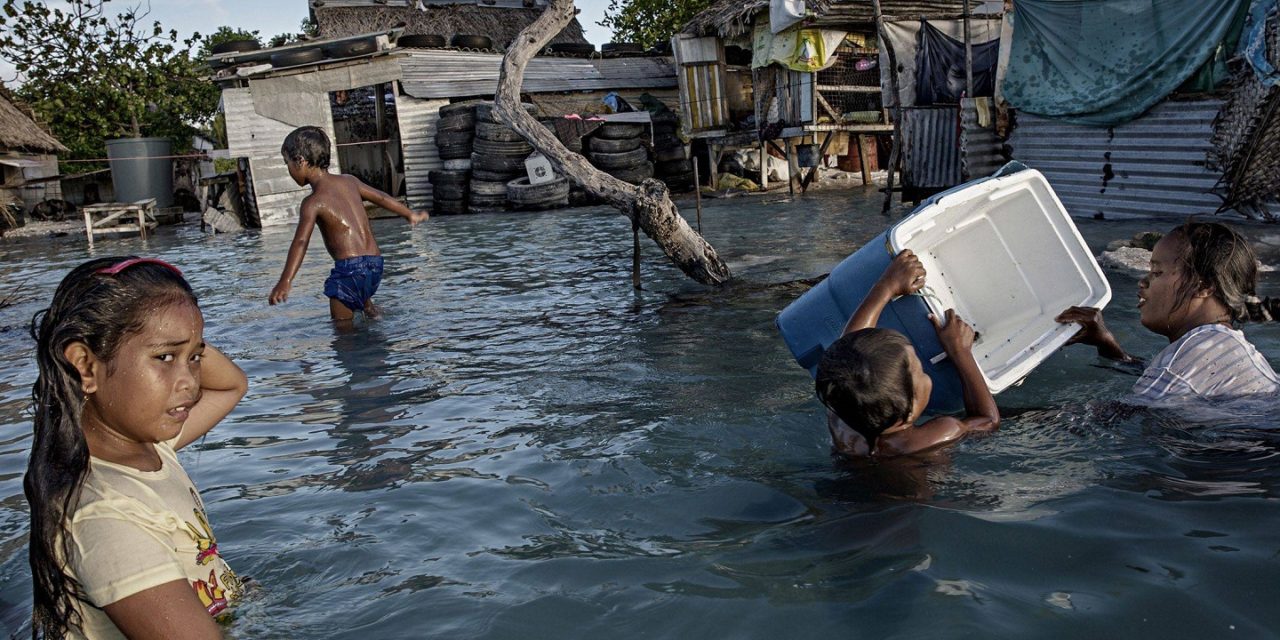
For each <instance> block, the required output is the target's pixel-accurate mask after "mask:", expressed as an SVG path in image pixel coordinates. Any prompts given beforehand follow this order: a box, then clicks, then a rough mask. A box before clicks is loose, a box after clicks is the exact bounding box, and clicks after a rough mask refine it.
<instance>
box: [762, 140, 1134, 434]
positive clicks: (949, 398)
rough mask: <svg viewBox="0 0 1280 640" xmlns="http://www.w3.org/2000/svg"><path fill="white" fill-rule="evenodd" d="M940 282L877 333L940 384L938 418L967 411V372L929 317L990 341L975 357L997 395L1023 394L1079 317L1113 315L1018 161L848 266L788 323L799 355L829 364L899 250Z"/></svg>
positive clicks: (1100, 283)
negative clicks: (1067, 312)
mask: <svg viewBox="0 0 1280 640" xmlns="http://www.w3.org/2000/svg"><path fill="white" fill-rule="evenodd" d="M902 248H910V249H912V250H913V251H914V252H915V254H916V255H917V256H919V258H920V262H921V264H922V265H923V266H924V268H925V269H926V270H927V271H928V272H929V287H928V289H927V290H930V289H931V291H930V297H929V299H926V298H924V297H920V296H903V297H901V298H899V299H897V300H894V301H893V302H891V303H889V305H888V306H887V307H886V308H885V310H884V312H883V313H882V314H881V315H880V322H879V323H878V325H877V326H879V327H881V328H884V329H894V330H897V331H899V332H901V333H902V334H904V335H906V337H907V338H908V339H909V340H910V341H911V344H912V345H914V346H915V349H916V354H917V355H919V357H920V363H921V365H923V367H924V371H925V373H927V374H929V377H931V378H932V379H933V394H932V396H931V397H930V399H929V409H930V410H931V411H934V412H949V411H958V410H961V409H963V408H964V393H963V388H962V387H961V385H960V378H959V375H958V374H957V373H956V370H955V366H954V364H952V363H951V362H950V361H949V360H947V359H946V358H945V357H944V356H943V353H944V352H943V349H942V345H941V343H939V342H938V335H937V333H936V331H935V330H934V328H933V323H932V322H930V321H929V314H930V313H934V314H939V315H941V314H943V313H944V312H945V311H946V310H947V309H950V308H954V309H955V310H956V312H957V313H958V314H959V315H960V317H961V318H964V320H965V321H966V322H968V323H969V324H970V325H971V326H972V327H973V328H974V330H975V331H977V332H979V333H980V334H981V337H979V338H978V339H976V340H975V341H974V345H973V356H974V360H975V361H976V362H977V364H978V368H979V370H980V371H981V373H982V377H983V380H984V382H985V383H986V384H987V387H988V388H989V389H990V390H991V392H992V393H993V394H996V393H1000V392H1001V391H1003V390H1005V389H1007V388H1009V387H1010V386H1013V385H1016V384H1017V383H1018V381H1019V380H1021V379H1022V378H1024V377H1026V376H1027V375H1029V374H1030V373H1031V371H1032V370H1033V369H1035V367H1036V366H1038V365H1039V364H1040V363H1041V362H1043V361H1044V359H1045V358H1047V357H1049V356H1050V355H1051V354H1052V353H1053V352H1054V351H1056V350H1057V349H1059V348H1060V347H1062V346H1063V345H1064V344H1066V343H1067V341H1069V340H1070V339H1071V336H1072V335H1073V334H1074V333H1075V332H1076V328H1075V327H1073V326H1068V325H1063V324H1060V323H1058V322H1056V321H1055V320H1054V318H1055V316H1056V315H1057V314H1058V313H1059V312H1060V311H1061V310H1063V309H1066V308H1068V307H1071V306H1077V305H1078V306H1089V307H1099V308H1101V307H1104V306H1106V304H1107V302H1108V301H1109V300H1110V299H1111V288H1110V286H1109V285H1108V284H1107V280H1106V277H1105V276H1104V275H1103V273H1102V270H1101V269H1100V268H1099V267H1098V263H1097V261H1096V260H1095V259H1094V257H1093V254H1092V252H1091V251H1090V250H1089V247H1088V244H1086V243H1085V241H1084V238H1082V237H1081V236H1080V233H1079V231H1078V230H1077V229H1076V228H1075V225H1074V224H1073V223H1072V222H1071V217H1070V215H1069V214H1068V213H1067V210H1066V208H1065V207H1063V206H1062V202H1061V201H1060V200H1059V199H1058V197H1057V195H1056V194H1054V193H1053V188H1052V187H1051V186H1050V185H1049V182H1048V180H1046V179H1045V177H1044V176H1043V175H1042V174H1041V173H1039V172H1038V171H1034V170H1029V169H1027V167H1025V166H1023V165H1022V164H1020V163H1017V162H1011V163H1009V164H1007V165H1005V166H1004V167H1003V168H1001V169H1000V170H999V171H997V172H996V173H995V175H992V176H991V177H989V178H983V179H981V180H976V181H973V182H970V183H967V184H963V185H960V186H959V187H956V188H954V189H951V190H949V191H946V192H944V193H941V194H938V195H936V196H934V197H932V198H930V199H929V200H927V201H926V202H924V203H923V204H921V205H920V207H919V208H917V209H916V210H915V211H914V212H913V213H912V214H911V215H910V216H907V217H906V218H904V219H902V220H901V221H900V222H898V224H896V225H894V226H893V227H891V228H890V229H889V230H888V231H886V232H884V233H882V234H880V235H879V236H877V237H876V238H875V239H873V240H871V242H869V243H867V246H865V247H863V248H861V249H859V250H858V251H857V252H856V253H854V254H853V255H851V256H849V257H848V258H846V259H845V260H844V261H843V262H841V263H840V264H839V265H836V268H835V269H833V270H832V271H831V275H830V276H829V277H828V278H827V279H826V280H824V281H822V282H821V283H819V284H818V286H816V287H814V288H813V289H811V290H809V291H808V292H807V293H805V294H804V295H803V296H800V298H799V299H798V300H796V301H795V302H793V303H792V304H791V305H790V306H788V307H787V308H786V309H784V310H783V311H782V313H781V314H779V315H778V330H779V331H781V332H782V337H783V339H784V340H785V341H786V343H787V346H788V347H789V348H790V349H791V353H792V355H794V356H795V358H796V361H797V362H799V363H800V365H801V366H803V367H804V368H806V369H808V370H809V373H810V374H814V375H816V374H817V369H818V362H819V361H820V360H821V359H822V353H823V351H825V350H826V349H827V347H829V346H831V343H833V342H835V341H836V340H837V339H838V338H839V337H840V334H841V331H842V330H843V329H844V326H845V323H846V322H848V320H849V317H850V316H851V315H853V312H854V311H855V310H857V308H858V305H860V304H861V303H862V300H863V298H865V297H866V295H867V293H868V292H869V291H870V290H871V287H872V286H874V285H875V283H876V281H877V280H879V278H880V275H881V274H882V273H883V272H884V270H885V268H886V267H887V266H888V265H889V263H890V262H891V261H892V259H893V256H894V255H895V254H896V253H897V251H898V250H899V249H902Z"/></svg>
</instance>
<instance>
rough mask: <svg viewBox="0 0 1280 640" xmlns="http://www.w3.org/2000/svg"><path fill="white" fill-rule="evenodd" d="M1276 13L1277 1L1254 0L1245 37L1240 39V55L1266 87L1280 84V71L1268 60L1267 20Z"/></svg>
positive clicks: (1246, 24) (1245, 29) (1245, 28)
mask: <svg viewBox="0 0 1280 640" xmlns="http://www.w3.org/2000/svg"><path fill="white" fill-rule="evenodd" d="M1275 12H1276V0H1253V6H1252V7H1249V18H1248V20H1247V21H1246V23H1245V27H1244V37H1243V38H1241V39H1240V53H1241V55H1243V56H1244V57H1245V59H1246V60H1248V61H1249V65H1250V66H1252V67H1253V72H1254V73H1255V74H1257V76H1258V81H1259V82H1261V83H1262V84H1263V85H1264V86H1268V87H1274V86H1276V85H1277V84H1280V71H1277V70H1276V68H1275V67H1273V66H1271V61H1270V60H1268V59H1267V19H1268V18H1270V17H1271V16H1272V15H1273V14H1275Z"/></svg>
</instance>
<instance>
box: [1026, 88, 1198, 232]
mask: <svg viewBox="0 0 1280 640" xmlns="http://www.w3.org/2000/svg"><path fill="white" fill-rule="evenodd" d="M1221 108H1222V101H1220V100H1198V101H1191V102H1169V101H1166V102H1163V103H1161V104H1159V105H1157V106H1156V107H1154V108H1153V109H1151V111H1149V112H1147V113H1146V114H1145V115H1143V116H1142V117H1140V118H1138V119H1136V120H1133V121H1131V122H1128V123H1126V124H1123V125H1120V126H1118V127H1105V128H1104V127H1087V126H1082V125H1074V124H1067V123H1063V122H1059V121H1056V120H1052V119H1049V118H1041V117H1037V116H1033V115H1031V114H1026V113H1019V114H1017V121H1016V122H1017V127H1016V129H1015V130H1014V133H1013V135H1012V137H1011V138H1010V141H1009V142H1010V145H1011V146H1012V147H1013V157H1014V158H1015V159H1017V160H1020V161H1022V162H1023V163H1025V164H1026V165H1027V166H1029V167H1032V168H1034V169H1039V170H1040V172H1041V173H1044V175H1045V177H1046V178H1048V179H1049V184H1051V185H1053V188H1054V190H1055V191H1056V192H1057V193H1058V198H1060V199H1061V200H1062V203H1063V204H1064V205H1065V206H1066V207H1067V210H1068V211H1069V212H1070V213H1071V214H1072V215H1075V216H1096V215H1098V214H1102V215H1105V216H1108V217H1125V216H1133V215H1137V216H1153V215H1174V216H1187V215H1192V214H1197V213H1200V214H1203V213H1213V212H1214V211H1216V210H1217V209H1218V207H1219V206H1220V205H1221V203H1222V200H1221V199H1220V198H1219V197H1218V196H1216V195H1214V194H1212V193H1211V190H1212V189H1213V187H1214V186H1215V185H1216V184H1217V183H1218V179H1219V178H1220V177H1221V175H1220V174H1219V173H1218V172H1216V171H1210V170H1209V169H1208V168H1206V166H1205V165H1206V158H1207V154H1208V152H1209V150H1210V148H1211V147H1212V144H1211V139H1212V136H1213V119H1214V117H1215V116H1216V115H1217V114H1218V111H1219V110H1221Z"/></svg>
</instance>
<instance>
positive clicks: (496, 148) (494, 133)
mask: <svg viewBox="0 0 1280 640" xmlns="http://www.w3.org/2000/svg"><path fill="white" fill-rule="evenodd" d="M524 108H525V109H526V110H527V111H529V112H530V113H534V112H535V111H536V107H534V105H532V104H528V103H525V104H524ZM475 122H476V129H475V134H476V135H475V142H474V144H473V145H472V152H471V187H470V195H471V211H473V212H479V211H501V210H504V209H506V208H507V183H508V182H511V181H512V180H515V179H517V178H521V177H524V176H525V166H524V161H525V159H526V158H528V157H529V154H531V153H533V146H532V145H530V144H529V143H528V142H526V141H525V139H524V137H523V136H521V135H520V134H519V133H517V132H516V131H515V130H514V129H512V128H510V127H508V126H506V125H504V124H501V123H499V122H498V121H497V119H496V118H494V115H493V103H492V102H480V103H478V104H477V105H476V113H475Z"/></svg>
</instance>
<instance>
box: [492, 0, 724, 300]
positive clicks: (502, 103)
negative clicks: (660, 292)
mask: <svg viewBox="0 0 1280 640" xmlns="http://www.w3.org/2000/svg"><path fill="white" fill-rule="evenodd" d="M574 13H575V9H574V7H573V1H572V0H549V2H548V3H547V8H546V10H544V11H543V12H542V15H540V16H538V18H537V19H536V20H534V21H533V22H531V23H530V24H529V25H528V26H526V27H525V28H524V29H522V30H521V31H520V34H519V35H517V36H516V38H515V40H514V41H513V42H512V44H511V46H509V47H507V52H506V54H505V55H504V56H503V57H502V68H501V72H500V74H499V76H498V87H497V91H496V93H495V95H494V98H493V100H494V106H493V114H494V116H495V117H496V118H497V119H498V120H499V121H500V122H502V123H503V124H506V125H507V126H509V127H511V128H512V129H514V130H516V131H517V132H519V133H520V135H521V136H523V137H524V139H525V140H527V141H528V142H529V143H530V144H532V145H533V147H534V148H535V149H537V150H538V151H539V152H541V153H542V155H544V156H546V158H547V159H548V160H549V161H550V162H551V165H552V166H553V167H555V168H556V170H557V171H559V172H561V173H562V174H564V175H565V176H566V177H567V178H569V179H570V180H573V181H574V182H576V183H578V184H580V185H582V187H583V188H584V189H586V190H587V192H589V193H591V194H592V195H594V196H596V197H599V198H601V199H603V200H605V201H607V202H608V203H609V204H611V205H613V206H614V207H617V209H618V210H619V211H620V212H622V214H623V215H624V216H626V217H627V219H628V220H630V221H631V222H632V223H633V224H636V225H638V227H639V228H640V229H641V230H643V231H644V232H645V234H646V235H648V236H649V237H650V238H652V239H653V241H654V242H655V243H657V245H658V246H660V247H662V251H663V253H664V254H666V256H667V257H668V258H669V259H670V260H671V262H672V263H674V264H675V265H676V266H677V267H679V268H680V270H681V271H683V272H684V274H685V275H687V276H689V277H690V278H693V279H694V280H696V281H698V282H701V283H703V284H717V285H718V284H723V283H724V282H725V281H727V280H728V279H729V278H730V277H731V274H730V272H729V267H728V266H727V265H726V264H725V263H724V261H723V260H721V259H720V257H719V255H717V254H716V250H715V247H712V246H711V245H710V244H708V243H707V241H706V240H704V239H703V238H702V236H701V235H700V234H698V232H696V231H694V230H693V229H691V228H689V223H688V222H686V221H685V219H684V218H683V217H681V215H680V211H679V209H677V208H676V205H675V203H674V202H672V201H671V194H670V191H668V190H667V185H665V184H663V183H662V182H660V181H658V180H654V179H652V178H650V179H647V180H645V181H644V182H642V183H640V184H639V185H630V184H627V183H625V182H623V181H621V180H619V179H617V178H615V177H613V176H611V175H609V174H607V173H604V172H603V171H600V170H599V169H596V168H595V167H593V166H591V164H590V163H588V162H587V160H586V158H584V157H582V156H581V155H580V154H577V153H573V152H572V151H569V150H568V149H566V148H565V146H564V145H563V144H561V143H560V141H559V140H557V139H556V137H555V134H553V133H552V132H551V130H549V129H547V128H546V127H544V126H543V125H542V123H540V122H538V120H537V119H536V118H534V117H533V116H532V115H530V114H529V113H528V112H527V111H525V110H524V109H523V108H522V107H521V105H520V87H521V85H522V84H523V83H524V73H525V67H526V66H528V64H529V61H530V60H531V59H532V58H533V56H534V55H535V54H537V53H539V52H541V51H542V49H543V47H545V46H546V45H547V43H548V42H550V41H551V38H553V37H554V36H555V35H556V34H557V33H560V31H561V30H563V29H564V28H565V27H566V26H567V25H568V24H569V23H570V22H571V21H572V20H573V17H574Z"/></svg>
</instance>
